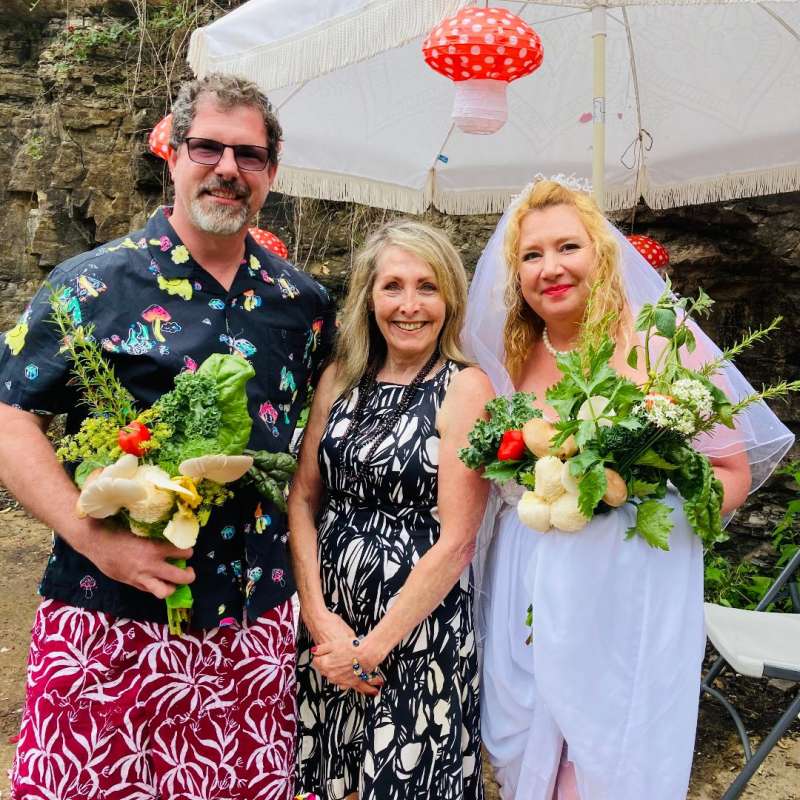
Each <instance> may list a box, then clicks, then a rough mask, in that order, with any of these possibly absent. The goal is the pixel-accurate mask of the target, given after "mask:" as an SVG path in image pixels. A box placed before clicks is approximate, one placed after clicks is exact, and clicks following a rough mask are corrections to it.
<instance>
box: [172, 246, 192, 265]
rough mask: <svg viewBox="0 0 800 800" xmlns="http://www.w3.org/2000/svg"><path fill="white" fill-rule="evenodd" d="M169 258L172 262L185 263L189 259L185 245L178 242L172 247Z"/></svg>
mask: <svg viewBox="0 0 800 800" xmlns="http://www.w3.org/2000/svg"><path fill="white" fill-rule="evenodd" d="M171 258H172V262H173V263H174V264H185V263H186V262H187V261H188V260H189V251H188V250H187V249H186V245H184V244H179V245H178V246H177V247H175V248H173V250H172V254H171Z"/></svg>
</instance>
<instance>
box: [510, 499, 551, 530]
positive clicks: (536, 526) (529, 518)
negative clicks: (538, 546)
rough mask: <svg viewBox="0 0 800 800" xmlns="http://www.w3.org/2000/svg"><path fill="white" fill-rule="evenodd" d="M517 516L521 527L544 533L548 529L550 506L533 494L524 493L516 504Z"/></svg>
mask: <svg viewBox="0 0 800 800" xmlns="http://www.w3.org/2000/svg"><path fill="white" fill-rule="evenodd" d="M517 516H518V517H519V521H520V522H521V523H522V524H523V525H527V527H529V528H533V530H535V531H541V532H542V533H546V532H547V531H548V530H549V529H550V504H549V503H548V502H547V501H546V500H542V498H541V497H538V496H537V495H536V494H535V493H534V492H525V494H523V495H522V497H521V498H520V501H519V503H517Z"/></svg>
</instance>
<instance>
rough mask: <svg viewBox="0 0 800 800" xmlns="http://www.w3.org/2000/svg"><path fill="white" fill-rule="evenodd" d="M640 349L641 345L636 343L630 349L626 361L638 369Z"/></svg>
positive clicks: (632, 367)
mask: <svg viewBox="0 0 800 800" xmlns="http://www.w3.org/2000/svg"><path fill="white" fill-rule="evenodd" d="M639 349H640V348H639V345H638V344H635V345H634V346H633V347H631V349H630V350H629V351H628V358H627V359H626V363H627V365H628V366H629V367H630V368H631V369H636V368H637V367H638V366H639Z"/></svg>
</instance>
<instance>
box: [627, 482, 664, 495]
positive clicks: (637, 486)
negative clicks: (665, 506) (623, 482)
mask: <svg viewBox="0 0 800 800" xmlns="http://www.w3.org/2000/svg"><path fill="white" fill-rule="evenodd" d="M660 488H661V484H660V483H654V482H652V481H643V480H639V479H638V478H634V479H633V480H632V481H631V482H630V486H629V491H630V493H631V494H632V495H633V496H634V497H647V496H648V495H651V494H655V493H656V492H658V490H659V489H660Z"/></svg>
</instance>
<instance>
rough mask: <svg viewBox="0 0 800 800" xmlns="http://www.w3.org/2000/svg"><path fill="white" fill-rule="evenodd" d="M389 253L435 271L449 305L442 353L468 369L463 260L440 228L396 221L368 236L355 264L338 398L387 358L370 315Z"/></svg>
mask: <svg viewBox="0 0 800 800" xmlns="http://www.w3.org/2000/svg"><path fill="white" fill-rule="evenodd" d="M387 247H399V248H400V249H402V250H405V251H406V252H408V253H411V254H412V255H415V256H417V258H419V259H421V260H422V261H424V262H425V263H426V264H427V265H428V266H429V267H430V268H431V269H432V270H433V274H434V275H435V277H436V283H437V285H438V288H439V293H440V294H441V296H442V299H443V300H444V304H445V319H444V325H443V327H442V331H441V333H440V334H439V352H440V353H441V355H442V356H443V357H444V358H447V359H451V360H452V361H456V362H458V363H461V364H468V363H469V360H468V359H467V358H466V356H465V355H464V354H463V352H462V350H461V344H460V337H461V328H462V327H463V325H464V316H465V314H466V307H467V275H466V273H465V271H464V265H463V264H462V263H461V257H460V256H459V255H458V252H457V251H456V249H455V247H453V245H452V244H451V242H450V240H449V239H448V238H447V236H445V234H443V233H442V232H441V231H438V230H436V228H433V227H431V226H430V225H426V224H425V223H422V222H417V221H415V220H410V219H398V220H392V221H390V222H387V223H385V224H384V225H382V226H381V227H380V228H378V229H377V230H376V231H374V232H373V233H372V234H371V235H370V236H369V238H368V239H367V241H366V242H365V243H364V245H363V246H362V247H361V249H360V250H359V251H358V253H357V254H356V257H355V259H354V261H353V269H352V271H351V272H350V282H349V284H348V288H347V296H346V297H345V301H344V305H343V308H342V314H341V321H340V327H339V334H338V337H337V343H336V353H335V361H336V382H335V388H336V394H337V396H341V395H344V394H346V393H347V392H349V391H350V390H351V389H353V387H355V386H356V385H357V384H358V382H359V381H360V380H361V377H362V376H363V375H364V373H365V372H366V371H367V369H369V368H370V367H373V366H374V367H376V368H380V366H381V364H383V361H384V359H385V358H386V342H385V340H384V338H383V335H382V334H381V332H380V330H379V329H378V325H377V323H376V322H375V315H374V314H373V311H372V289H373V286H374V284H375V273H376V272H377V266H378V260H379V259H380V257H381V254H382V253H383V252H384V251H385V250H386V248H387Z"/></svg>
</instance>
